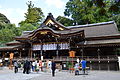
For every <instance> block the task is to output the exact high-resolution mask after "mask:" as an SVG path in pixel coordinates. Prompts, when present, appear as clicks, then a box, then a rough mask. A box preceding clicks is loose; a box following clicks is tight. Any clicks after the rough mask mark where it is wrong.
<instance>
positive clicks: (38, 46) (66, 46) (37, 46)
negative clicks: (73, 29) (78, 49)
mask: <svg viewBox="0 0 120 80" xmlns="http://www.w3.org/2000/svg"><path fill="white" fill-rule="evenodd" d="M57 45H58V46H57ZM42 46H43V48H42V50H57V47H58V49H59V50H64V49H69V44H68V43H59V44H56V43H50V44H43V45H41V44H34V45H33V50H41V47H42Z"/></svg>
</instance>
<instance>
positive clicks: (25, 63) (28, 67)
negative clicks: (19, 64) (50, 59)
mask: <svg viewBox="0 0 120 80" xmlns="http://www.w3.org/2000/svg"><path fill="white" fill-rule="evenodd" d="M23 68H24V70H23V73H27V74H29V71H30V62H29V61H28V60H26V61H25V62H24V65H23Z"/></svg>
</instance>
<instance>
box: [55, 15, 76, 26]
mask: <svg viewBox="0 0 120 80" xmlns="http://www.w3.org/2000/svg"><path fill="white" fill-rule="evenodd" d="M56 20H57V21H58V22H60V23H61V24H63V25H64V26H72V25H73V22H74V21H73V20H71V19H69V18H66V17H63V16H58V17H57V18H56Z"/></svg>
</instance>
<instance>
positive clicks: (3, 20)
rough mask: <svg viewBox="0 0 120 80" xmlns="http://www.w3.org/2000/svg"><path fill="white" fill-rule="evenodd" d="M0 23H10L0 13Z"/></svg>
mask: <svg viewBox="0 0 120 80" xmlns="http://www.w3.org/2000/svg"><path fill="white" fill-rule="evenodd" d="M0 23H10V21H9V20H8V19H7V17H6V16H5V15H3V14H1V13H0Z"/></svg>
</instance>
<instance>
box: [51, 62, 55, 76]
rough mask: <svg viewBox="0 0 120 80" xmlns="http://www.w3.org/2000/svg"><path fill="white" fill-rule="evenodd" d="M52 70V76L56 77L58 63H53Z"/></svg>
mask: <svg viewBox="0 0 120 80" xmlns="http://www.w3.org/2000/svg"><path fill="white" fill-rule="evenodd" d="M51 69H52V76H53V77H54V76H55V69H56V63H55V62H54V61H52V65H51Z"/></svg>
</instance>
